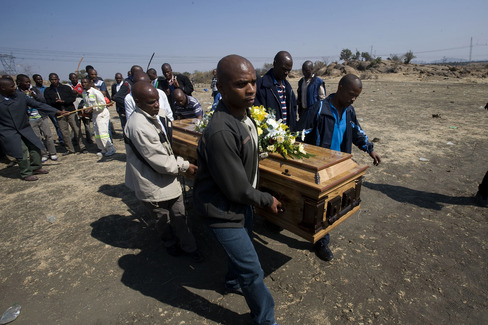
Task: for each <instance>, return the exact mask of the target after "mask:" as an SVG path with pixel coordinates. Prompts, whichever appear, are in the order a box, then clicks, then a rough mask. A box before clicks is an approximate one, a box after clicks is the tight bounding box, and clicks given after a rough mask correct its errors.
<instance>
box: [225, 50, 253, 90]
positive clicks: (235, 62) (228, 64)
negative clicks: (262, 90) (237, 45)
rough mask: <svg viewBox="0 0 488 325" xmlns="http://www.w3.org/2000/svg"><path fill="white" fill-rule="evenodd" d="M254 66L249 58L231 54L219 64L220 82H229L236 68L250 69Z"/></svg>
mask: <svg viewBox="0 0 488 325" xmlns="http://www.w3.org/2000/svg"><path fill="white" fill-rule="evenodd" d="M248 69H252V70H253V71H254V67H253V65H252V63H251V62H249V60H248V59H246V58H244V57H242V56H240V55H237V54H231V55H228V56H226V57H224V58H222V59H221V60H220V61H219V63H218V64H217V80H219V82H221V83H222V82H228V80H229V77H230V76H232V75H234V72H235V70H239V71H241V70H248Z"/></svg>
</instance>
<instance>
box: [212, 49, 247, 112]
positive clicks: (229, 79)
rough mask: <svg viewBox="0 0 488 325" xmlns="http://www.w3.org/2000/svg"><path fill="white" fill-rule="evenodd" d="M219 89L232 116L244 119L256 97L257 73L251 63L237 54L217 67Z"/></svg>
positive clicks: (227, 58) (229, 56)
mask: <svg viewBox="0 0 488 325" xmlns="http://www.w3.org/2000/svg"><path fill="white" fill-rule="evenodd" d="M217 88H218V89H219V92H220V93H221V95H222V101H223V102H224V103H225V106H227V108H229V110H230V112H231V114H233V115H234V116H236V117H242V116H243V115H244V114H245V112H246V109H247V108H249V107H251V106H252V105H253V103H254V98H255V95H256V72H255V71H254V67H253V66H252V64H251V62H249V61H248V60H247V59H246V58H243V57H242V56H239V55H235V54H233V55H228V56H226V57H224V58H223V59H221V60H220V61H219V64H218V65H217Z"/></svg>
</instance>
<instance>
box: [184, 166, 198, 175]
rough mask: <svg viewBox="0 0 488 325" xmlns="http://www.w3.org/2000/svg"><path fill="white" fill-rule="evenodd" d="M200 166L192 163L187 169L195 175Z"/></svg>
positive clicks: (190, 173)
mask: <svg viewBox="0 0 488 325" xmlns="http://www.w3.org/2000/svg"><path fill="white" fill-rule="evenodd" d="M197 170H198V166H197V165H194V164H192V163H190V166H189V167H188V169H187V170H186V172H187V173H188V174H189V175H195V174H196V173H197Z"/></svg>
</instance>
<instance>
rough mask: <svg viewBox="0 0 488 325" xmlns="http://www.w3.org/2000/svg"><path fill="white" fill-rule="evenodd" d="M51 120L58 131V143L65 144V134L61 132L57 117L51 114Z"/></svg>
mask: <svg viewBox="0 0 488 325" xmlns="http://www.w3.org/2000/svg"><path fill="white" fill-rule="evenodd" d="M48 116H49V119H50V120H51V122H53V125H54V128H55V129H56V134H57V135H58V141H59V142H60V143H64V138H63V133H62V132H61V129H60V128H59V123H58V120H57V119H56V116H54V115H53V114H49V115H48Z"/></svg>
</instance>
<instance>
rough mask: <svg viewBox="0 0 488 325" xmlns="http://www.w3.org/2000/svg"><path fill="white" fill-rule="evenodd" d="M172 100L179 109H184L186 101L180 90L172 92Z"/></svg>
mask: <svg viewBox="0 0 488 325" xmlns="http://www.w3.org/2000/svg"><path fill="white" fill-rule="evenodd" d="M173 99H174V100H175V102H176V104H177V105H178V106H180V107H185V106H186V103H187V100H186V94H185V93H184V92H183V90H181V89H180V88H176V89H175V90H174V92H173Z"/></svg>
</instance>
